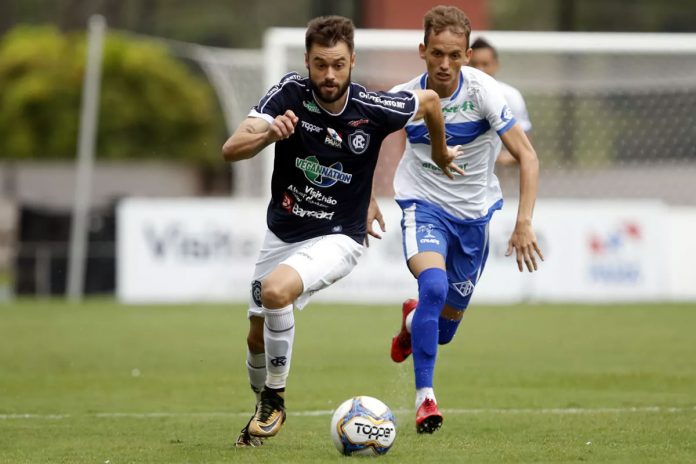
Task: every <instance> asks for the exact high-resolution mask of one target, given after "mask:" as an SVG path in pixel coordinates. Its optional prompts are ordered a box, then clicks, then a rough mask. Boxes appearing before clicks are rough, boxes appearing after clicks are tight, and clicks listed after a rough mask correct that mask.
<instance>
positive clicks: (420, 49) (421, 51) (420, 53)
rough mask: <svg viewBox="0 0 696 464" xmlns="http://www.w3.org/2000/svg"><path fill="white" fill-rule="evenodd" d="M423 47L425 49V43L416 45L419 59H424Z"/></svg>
mask: <svg viewBox="0 0 696 464" xmlns="http://www.w3.org/2000/svg"><path fill="white" fill-rule="evenodd" d="M425 49H426V46H425V44H419V45H418V54H419V55H420V57H421V59H423V60H424V59H425Z"/></svg>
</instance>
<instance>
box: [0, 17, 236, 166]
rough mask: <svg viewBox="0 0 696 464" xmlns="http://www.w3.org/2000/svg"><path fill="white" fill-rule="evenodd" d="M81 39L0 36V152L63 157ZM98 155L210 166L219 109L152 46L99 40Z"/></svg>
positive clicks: (71, 148)
mask: <svg viewBox="0 0 696 464" xmlns="http://www.w3.org/2000/svg"><path fill="white" fill-rule="evenodd" d="M85 46H86V45H85V39H84V34H77V33H73V34H68V35H63V34H61V33H60V32H59V31H58V30H57V29H56V28H54V27H29V26H22V27H18V28H15V29H14V30H13V31H11V32H10V33H8V34H6V35H5V36H4V37H3V38H2V40H0V89H2V92H0V154H2V158H5V159H72V158H74V157H75V153H76V146H77V131H78V124H79V111H80V98H81V91H82V81H83V74H84V68H85V55H86V49H85ZM102 73H103V74H102V84H101V101H100V111H99V129H98V136H97V144H98V145H97V155H98V157H99V158H100V159H125V158H161V159H166V160H191V161H197V162H206V161H217V160H218V151H219V146H218V145H219V143H218V139H219V134H220V131H221V130H222V128H221V127H219V125H220V122H219V117H217V113H216V112H218V111H219V110H218V109H217V107H216V103H215V100H214V98H213V95H212V93H211V90H210V88H209V86H208V84H207V82H206V81H205V79H204V78H199V77H197V76H195V75H194V74H192V73H191V72H190V71H189V70H188V69H187V68H186V67H185V66H184V65H183V64H182V63H181V62H179V61H176V60H174V59H173V58H171V57H170V56H168V54H167V51H166V49H164V48H162V47H160V46H159V45H156V44H153V43H150V42H142V41H135V40H132V39H128V38H126V37H123V36H121V35H119V34H113V33H112V34H108V35H107V38H106V40H105V43H104V56H103V70H102Z"/></svg>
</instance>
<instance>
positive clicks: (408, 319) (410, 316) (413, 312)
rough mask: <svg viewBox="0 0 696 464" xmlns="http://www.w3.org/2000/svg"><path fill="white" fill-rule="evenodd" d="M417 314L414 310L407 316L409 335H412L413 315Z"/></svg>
mask: <svg viewBox="0 0 696 464" xmlns="http://www.w3.org/2000/svg"><path fill="white" fill-rule="evenodd" d="M414 314H416V310H415V309H414V310H413V311H411V312H410V313H408V315H407V316H406V330H408V333H411V324H412V323H413V315H414Z"/></svg>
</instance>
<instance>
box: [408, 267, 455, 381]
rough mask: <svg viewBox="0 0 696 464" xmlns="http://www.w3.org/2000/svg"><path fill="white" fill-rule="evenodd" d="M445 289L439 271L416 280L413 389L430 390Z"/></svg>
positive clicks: (412, 324) (424, 274) (413, 328)
mask: <svg viewBox="0 0 696 464" xmlns="http://www.w3.org/2000/svg"><path fill="white" fill-rule="evenodd" d="M447 286H448V284H447V273H446V272H445V271H444V270H442V269H438V268H430V269H426V270H425V271H423V272H421V273H420V275H419V276H418V307H417V308H416V312H415V313H414V314H413V321H412V323H411V343H412V346H413V369H414V371H415V374H416V388H424V387H432V386H433V370H434V369H435V358H436V356H437V339H438V335H437V332H438V319H439V317H440V311H441V310H442V306H443V305H444V304H445V298H446V297H447Z"/></svg>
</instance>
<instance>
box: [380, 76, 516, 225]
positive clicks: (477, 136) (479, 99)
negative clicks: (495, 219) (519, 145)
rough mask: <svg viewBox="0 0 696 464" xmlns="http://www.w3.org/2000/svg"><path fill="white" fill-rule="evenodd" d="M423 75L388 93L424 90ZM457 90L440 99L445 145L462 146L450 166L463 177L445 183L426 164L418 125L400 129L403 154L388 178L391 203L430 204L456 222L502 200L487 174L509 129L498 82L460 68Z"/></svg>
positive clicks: (425, 142)
mask: <svg viewBox="0 0 696 464" xmlns="http://www.w3.org/2000/svg"><path fill="white" fill-rule="evenodd" d="M424 76H425V75H420V76H417V77H415V78H414V79H412V80H411V81H409V82H406V83H404V84H401V85H398V86H396V87H394V88H393V89H391V91H392V92H394V91H399V90H416V89H421V88H424V85H425V82H426V79H425V78H424ZM459 78H460V79H461V81H460V86H459V88H458V89H457V91H455V93H454V94H453V95H452V96H451V97H449V98H443V99H440V105H441V106H442V112H443V116H444V118H445V132H446V137H447V144H448V145H450V146H453V145H462V147H463V153H462V155H460V156H459V157H458V158H457V159H456V160H455V162H456V164H458V165H460V167H462V168H463V169H464V172H465V173H466V175H464V176H460V175H457V174H456V173H455V179H454V180H450V179H448V178H447V177H446V176H445V175H444V174H443V173H442V172H441V171H440V169H439V168H437V166H436V165H435V164H434V163H433V162H432V157H431V146H430V139H429V136H428V133H427V129H426V128H425V126H424V121H423V120H419V121H412V122H410V123H409V124H407V125H406V133H407V140H406V149H405V151H404V156H403V157H402V158H401V162H400V163H399V166H398V168H397V170H396V175H395V177H394V191H395V193H396V195H395V198H396V199H399V200H423V201H427V202H429V203H433V204H435V205H437V206H439V207H440V208H442V209H444V210H445V211H447V212H448V213H450V214H452V215H454V216H455V217H459V218H462V219H478V218H480V217H482V216H485V215H486V214H487V213H488V210H489V209H490V208H491V206H493V205H494V204H495V203H496V202H497V201H498V200H500V199H501V198H502V191H501V190H500V184H499V182H498V178H497V177H496V176H495V174H494V172H493V168H494V166H495V160H496V158H497V156H498V154H499V153H500V149H501V147H502V142H501V141H500V137H499V134H503V133H504V132H505V131H507V130H508V129H509V128H510V127H512V126H513V125H514V124H515V119H514V117H512V115H511V113H510V110H509V107H508V105H507V102H506V101H505V98H504V96H503V93H502V91H501V89H500V86H499V85H498V82H497V81H496V80H495V79H493V78H492V77H490V76H488V75H487V74H485V73H483V72H481V71H479V70H478V69H475V68H471V67H468V66H464V67H462V69H461V72H460V77H459Z"/></svg>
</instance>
